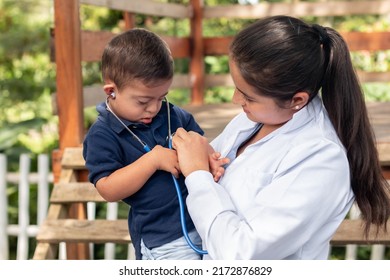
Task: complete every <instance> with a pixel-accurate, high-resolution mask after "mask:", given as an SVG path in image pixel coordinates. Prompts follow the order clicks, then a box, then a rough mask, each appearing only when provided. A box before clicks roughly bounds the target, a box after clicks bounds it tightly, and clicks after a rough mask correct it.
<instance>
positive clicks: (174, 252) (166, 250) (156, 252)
mask: <svg viewBox="0 0 390 280" xmlns="http://www.w3.org/2000/svg"><path fill="white" fill-rule="evenodd" d="M188 236H189V238H190V239H191V241H192V243H194V245H195V246H197V247H198V248H200V249H201V248H202V240H201V239H200V237H199V235H198V233H197V232H196V231H191V232H189V233H188ZM141 254H142V259H143V260H200V259H202V256H201V255H199V254H198V253H196V252H195V251H194V250H192V248H191V247H190V246H189V245H188V244H187V241H186V240H185V238H184V236H183V237H180V238H178V239H176V240H173V241H171V242H169V243H167V244H164V245H162V246H160V247H156V248H153V249H149V248H147V247H146V246H145V244H144V242H143V240H141Z"/></svg>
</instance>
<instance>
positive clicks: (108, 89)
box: [103, 83, 115, 95]
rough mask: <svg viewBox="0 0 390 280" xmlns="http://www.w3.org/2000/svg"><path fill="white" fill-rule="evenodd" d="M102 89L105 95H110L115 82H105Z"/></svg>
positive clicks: (113, 89)
mask: <svg viewBox="0 0 390 280" xmlns="http://www.w3.org/2000/svg"><path fill="white" fill-rule="evenodd" d="M103 90H104V92H105V93H106V94H107V95H111V93H113V92H115V84H113V83H107V84H105V85H104V86H103Z"/></svg>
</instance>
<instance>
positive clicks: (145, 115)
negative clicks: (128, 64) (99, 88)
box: [105, 79, 172, 124]
mask: <svg viewBox="0 0 390 280" xmlns="http://www.w3.org/2000/svg"><path fill="white" fill-rule="evenodd" d="M171 84H172V79H170V80H167V81H164V82H162V83H161V84H159V85H157V86H153V87H147V86H145V85H144V83H142V82H141V81H139V80H134V81H133V82H132V83H131V84H130V85H129V86H127V87H125V88H123V89H122V90H121V91H118V90H117V89H116V87H115V86H114V85H113V88H114V90H115V93H116V97H115V99H113V98H110V99H109V104H110V107H111V109H112V110H113V111H114V112H115V113H116V114H117V116H118V117H120V118H122V119H126V120H128V121H131V122H139V123H144V124H149V123H151V122H152V119H153V118H154V117H155V116H156V115H157V113H158V112H159V111H160V109H161V105H162V100H163V99H164V97H165V96H166V95H167V94H168V90H169V87H170V86H171ZM107 86H108V85H107V84H106V85H105V89H106V87H107Z"/></svg>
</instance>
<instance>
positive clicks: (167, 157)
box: [151, 145, 180, 178]
mask: <svg viewBox="0 0 390 280" xmlns="http://www.w3.org/2000/svg"><path fill="white" fill-rule="evenodd" d="M151 154H153V164H154V166H155V168H156V170H164V171H167V172H169V173H171V174H173V176H175V177H176V178H178V177H179V174H180V167H179V161H178V159H177V153H176V151H175V150H171V149H168V148H164V147H162V146H160V145H156V146H155V147H154V148H153V149H152V151H151Z"/></svg>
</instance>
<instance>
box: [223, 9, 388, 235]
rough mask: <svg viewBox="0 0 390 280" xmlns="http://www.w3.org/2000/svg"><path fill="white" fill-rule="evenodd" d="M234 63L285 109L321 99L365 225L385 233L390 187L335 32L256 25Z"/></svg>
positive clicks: (279, 19)
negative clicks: (299, 97)
mask: <svg viewBox="0 0 390 280" xmlns="http://www.w3.org/2000/svg"><path fill="white" fill-rule="evenodd" d="M230 56H231V59H232V60H233V61H234V62H235V63H236V65H237V66H238V68H239V71H240V73H241V75H242V76H243V78H244V79H245V81H246V82H247V83H248V84H250V85H251V86H252V87H253V88H254V90H256V92H257V93H258V94H261V95H266V96H269V97H272V98H274V100H275V101H276V102H277V103H278V104H279V106H283V104H284V103H285V102H286V101H289V100H291V99H292V97H293V96H294V95H295V93H297V92H307V93H308V94H309V96H310V98H309V100H311V99H313V98H314V97H315V96H316V95H317V94H318V93H319V91H320V90H321V97H322V100H323V103H324V106H325V108H326V109H327V111H328V114H329V117H330V120H331V122H332V124H333V126H334V128H335V130H336V132H337V134H338V136H339V138H340V140H341V142H342V143H343V145H344V147H345V148H346V151H347V157H348V161H349V166H350V175H351V186H352V189H353V192H354V194H355V199H356V202H357V204H358V206H359V208H360V211H361V215H362V218H363V219H364V221H365V233H366V235H367V234H368V232H369V230H370V225H371V224H374V225H376V226H377V229H379V227H380V226H383V227H384V228H385V229H386V222H387V220H388V218H389V216H390V199H389V189H390V187H389V184H388V183H387V182H386V180H385V179H384V177H383V174H382V172H381V166H380V163H379V159H378V153H377V150H376V147H375V137H374V133H373V130H372V127H371V125H370V122H369V118H368V114H367V109H366V105H365V101H364V94H363V92H362V89H361V87H360V84H359V81H358V78H357V76H356V73H355V71H354V69H353V66H352V62H351V58H350V53H349V49H348V47H347V44H346V43H345V41H344V40H343V38H342V37H341V35H340V34H339V33H338V32H337V31H335V30H334V29H332V28H329V27H326V28H325V27H322V26H319V25H309V24H306V23H305V22H303V21H301V20H299V19H297V18H293V17H289V16H274V17H269V18H266V19H263V20H259V21H256V22H255V23H253V24H252V25H250V26H248V27H247V28H245V29H244V30H242V31H241V32H239V33H238V34H237V36H236V37H235V39H234V40H233V42H232V44H231V46H230Z"/></svg>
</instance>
